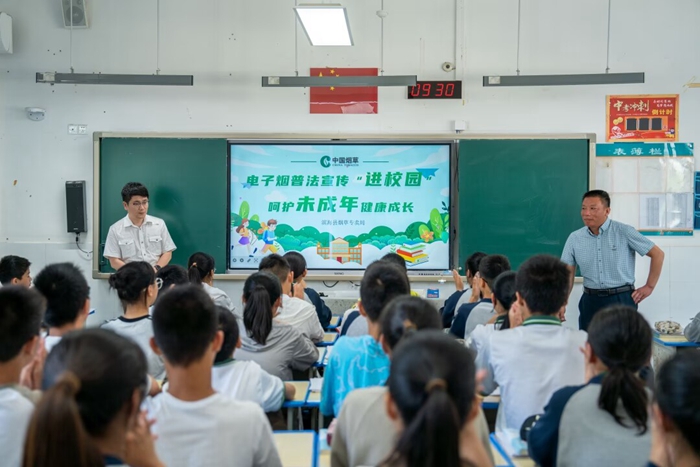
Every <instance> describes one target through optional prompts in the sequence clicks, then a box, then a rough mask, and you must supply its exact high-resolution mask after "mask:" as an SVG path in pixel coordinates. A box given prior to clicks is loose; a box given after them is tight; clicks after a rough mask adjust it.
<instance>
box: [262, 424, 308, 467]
mask: <svg viewBox="0 0 700 467" xmlns="http://www.w3.org/2000/svg"><path fill="white" fill-rule="evenodd" d="M273 436H274V439H275V444H276V445H277V452H278V453H279V455H280V459H281V460H282V466H283V467H316V466H317V465H318V436H317V435H316V432H314V431H276V432H275V433H274V434H273Z"/></svg>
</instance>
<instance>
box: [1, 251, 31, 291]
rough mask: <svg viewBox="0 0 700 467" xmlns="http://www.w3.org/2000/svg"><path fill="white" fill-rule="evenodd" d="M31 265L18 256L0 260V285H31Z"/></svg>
mask: <svg viewBox="0 0 700 467" xmlns="http://www.w3.org/2000/svg"><path fill="white" fill-rule="evenodd" d="M31 265H32V263H30V262H29V260H28V259H26V258H22V257H20V256H13V255H9V256H5V257H3V258H2V259H0V285H21V286H24V287H29V286H31V285H32V276H31V275H30V274H31V271H30V270H29V266H31Z"/></svg>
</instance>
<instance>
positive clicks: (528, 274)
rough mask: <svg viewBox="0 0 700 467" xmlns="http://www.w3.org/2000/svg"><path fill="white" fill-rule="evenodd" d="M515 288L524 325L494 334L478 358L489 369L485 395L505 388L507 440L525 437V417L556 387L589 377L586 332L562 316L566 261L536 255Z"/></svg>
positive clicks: (500, 424) (501, 421)
mask: <svg viewBox="0 0 700 467" xmlns="http://www.w3.org/2000/svg"><path fill="white" fill-rule="evenodd" d="M515 291H516V292H515V293H516V296H517V302H518V307H519V309H520V312H521V314H522V317H523V319H524V321H523V323H522V325H520V326H518V327H516V328H513V329H507V330H504V331H499V332H494V333H493V334H491V337H490V338H489V341H488V344H487V345H485V346H484V347H483V349H482V351H481V352H480V353H479V356H478V357H477V360H478V362H477V367H478V368H485V369H486V370H487V376H486V378H485V380H484V382H483V387H484V391H485V394H490V393H492V392H493V391H494V390H495V389H496V387H500V388H501V405H500V407H499V408H498V416H497V419H496V433H497V434H499V435H501V436H503V437H504V438H505V439H509V438H511V437H513V436H516V437H519V432H520V428H521V426H522V424H523V422H524V421H525V419H527V418H528V417H530V416H531V415H537V414H541V413H542V412H543V411H544V406H545V405H546V404H547V402H548V401H549V399H550V398H551V397H552V394H554V392H555V391H557V390H559V389H561V388H562V387H564V386H573V385H579V384H583V382H584V376H585V361H584V357H583V353H582V352H581V348H582V347H583V346H584V344H585V342H586V338H587V335H586V332H585V331H577V330H572V329H568V328H565V327H563V326H562V325H561V320H560V319H559V317H558V315H559V312H560V309H561V308H562V307H563V306H564V305H566V302H567V298H568V294H569V272H568V269H567V268H566V265H565V264H564V263H562V262H561V261H559V259H557V258H555V257H553V256H548V255H537V256H533V257H532V258H530V259H528V260H527V261H525V262H524V263H523V264H522V265H521V266H520V269H518V272H517V276H516V279H515Z"/></svg>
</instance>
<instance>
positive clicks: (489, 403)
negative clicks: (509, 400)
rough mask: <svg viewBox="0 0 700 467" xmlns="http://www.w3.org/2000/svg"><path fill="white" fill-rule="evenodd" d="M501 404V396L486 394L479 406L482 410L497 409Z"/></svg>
mask: <svg viewBox="0 0 700 467" xmlns="http://www.w3.org/2000/svg"><path fill="white" fill-rule="evenodd" d="M500 404H501V396H486V397H484V398H483V400H482V401H481V408H482V409H484V410H489V409H490V410H497V409H498V406H499V405H500Z"/></svg>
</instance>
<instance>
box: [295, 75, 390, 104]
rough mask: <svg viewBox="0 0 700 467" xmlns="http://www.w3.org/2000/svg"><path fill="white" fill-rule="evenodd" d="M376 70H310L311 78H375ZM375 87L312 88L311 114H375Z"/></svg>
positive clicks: (310, 93) (310, 94)
mask: <svg viewBox="0 0 700 467" xmlns="http://www.w3.org/2000/svg"><path fill="white" fill-rule="evenodd" d="M378 71H379V69H378V68H311V76H336V77H341V76H377V74H378ZM377 95H378V91H377V87H376V86H369V87H342V86H338V87H335V86H331V87H328V88H320V87H313V88H311V91H310V92H309V96H310V98H311V99H310V102H311V105H310V111H311V113H312V114H376V113H377Z"/></svg>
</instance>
